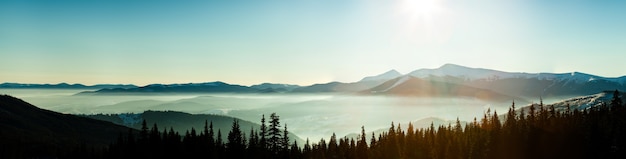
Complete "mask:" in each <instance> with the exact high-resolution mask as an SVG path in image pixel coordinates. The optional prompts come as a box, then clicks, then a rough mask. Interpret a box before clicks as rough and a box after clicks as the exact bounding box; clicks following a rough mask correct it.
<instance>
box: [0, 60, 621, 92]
mask: <svg viewBox="0 0 626 159" xmlns="http://www.w3.org/2000/svg"><path fill="white" fill-rule="evenodd" d="M3 85H4V86H3ZM75 85H76V84H75ZM9 86H11V87H9ZM62 86H64V87H68V86H67V84H63V85H61V84H59V86H56V88H60V87H62ZM103 86H104V85H103ZM106 86H107V87H106V88H101V89H98V90H96V91H86V92H82V93H80V94H81V95H86V94H95V95H98V94H125V93H353V94H360V95H392V96H423V97H438V96H446V97H448V96H461V97H470V98H478V99H483V100H512V99H516V98H532V99H535V98H538V97H557V96H572V97H573V96H580V95H590V94H594V93H597V92H601V91H605V90H615V89H618V90H626V76H622V77H617V78H610V77H601V76H596V75H591V74H586V73H581V72H570V73H523V72H504V71H498V70H491V69H485V68H471V67H465V66H460V65H455V64H445V65H443V66H441V67H439V68H434V69H418V70H415V71H412V72H410V73H407V74H401V73H399V72H398V71H396V70H390V71H387V72H384V73H382V74H379V75H375V76H368V77H364V78H363V79H361V80H360V81H357V82H348V83H346V82H329V83H319V84H313V85H309V86H298V85H290V84H276V83H263V84H259V85H253V86H243V85H237V84H229V83H225V82H221V81H216V82H206V83H186V84H150V85H146V86H141V87H136V86H132V85H123V86H117V87H116V86H115V85H106ZM32 87H35V86H30V85H28V84H27V85H23V84H15V83H10V84H9V83H4V84H2V85H0V88H32ZM49 87H50V88H53V87H52V86H49ZM76 87H80V85H78V86H76ZM92 87H94V88H95V86H92Z"/></svg>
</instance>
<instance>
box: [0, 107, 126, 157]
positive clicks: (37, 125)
mask: <svg viewBox="0 0 626 159" xmlns="http://www.w3.org/2000/svg"><path fill="white" fill-rule="evenodd" d="M129 129H130V128H128V127H124V126H120V125H116V124H113V123H111V122H105V121H100V120H94V119H89V118H85V117H79V116H74V115H69V114H61V113H57V112H52V111H48V110H44V109H40V108H37V107H35V106H33V105H31V104H29V103H26V102H24V101H23V100H21V99H18V98H15V97H11V96H8V95H0V130H2V131H0V141H2V145H3V147H2V148H0V152H4V151H7V150H11V151H12V152H11V153H12V154H8V155H14V156H12V157H18V158H21V157H27V156H30V157H35V156H39V157H41V156H58V155H59V154H57V153H59V152H55V151H57V150H59V151H62V150H70V149H72V148H76V147H78V146H80V145H81V144H86V145H89V146H94V147H104V146H107V145H108V144H110V143H111V142H113V141H115V140H116V139H117V137H118V135H119V134H121V133H127V132H128V130H129ZM6 145H11V147H4V146H6ZM13 151H15V152H13ZM0 154H3V153H0ZM0 156H2V155H0ZM20 156H21V157H20ZM5 157H6V156H5Z"/></svg>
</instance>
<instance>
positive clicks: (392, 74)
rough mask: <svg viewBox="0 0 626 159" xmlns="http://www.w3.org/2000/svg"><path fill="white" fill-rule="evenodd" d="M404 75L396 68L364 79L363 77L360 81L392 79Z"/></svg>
mask: <svg viewBox="0 0 626 159" xmlns="http://www.w3.org/2000/svg"><path fill="white" fill-rule="evenodd" d="M400 76H402V74H401V73H400V72H398V71H396V70H389V71H387V72H385V73H382V74H380V75H376V76H367V77H365V78H363V79H361V80H360V81H359V82H365V81H380V80H384V81H386V80H390V79H394V78H397V77H400Z"/></svg>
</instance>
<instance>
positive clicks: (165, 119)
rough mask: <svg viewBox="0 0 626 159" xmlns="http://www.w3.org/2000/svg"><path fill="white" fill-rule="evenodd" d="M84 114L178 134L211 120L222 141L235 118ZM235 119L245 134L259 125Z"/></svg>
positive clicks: (292, 136) (151, 113)
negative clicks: (144, 124) (144, 125)
mask: <svg viewBox="0 0 626 159" xmlns="http://www.w3.org/2000/svg"><path fill="white" fill-rule="evenodd" d="M84 116H85V117H88V118H93V119H98V120H103V121H109V122H112V123H115V124H120V125H124V126H128V127H132V128H135V129H141V122H142V121H143V120H146V122H147V123H148V126H149V127H152V125H153V124H154V123H156V124H157V126H158V127H159V129H160V130H162V129H168V130H169V129H170V128H173V130H174V131H176V132H178V133H180V134H185V132H186V131H190V130H191V129H192V128H193V129H195V130H196V131H201V130H203V129H204V123H205V121H207V122H213V129H214V131H215V133H216V134H217V131H218V130H220V131H221V133H222V134H223V136H222V138H223V140H224V141H226V140H227V138H226V137H227V136H226V135H224V134H228V132H229V131H230V130H231V128H232V127H231V126H232V124H233V120H234V119H236V118H233V117H229V116H222V115H211V114H189V113H184V112H177V111H145V112H143V113H138V114H135V113H123V114H107V115H105V114H95V115H84ZM237 120H239V126H240V128H241V131H242V132H245V133H246V134H248V133H249V132H250V129H251V128H254V129H255V131H258V130H259V128H260V127H261V126H260V125H259V124H257V123H254V122H250V121H245V120H241V119H237ZM259 120H260V118H259ZM266 120H268V119H266ZM266 124H267V123H266ZM289 138H290V139H292V140H295V141H297V142H298V143H304V142H303V140H302V139H301V138H300V137H298V136H296V135H295V134H293V133H291V134H289Z"/></svg>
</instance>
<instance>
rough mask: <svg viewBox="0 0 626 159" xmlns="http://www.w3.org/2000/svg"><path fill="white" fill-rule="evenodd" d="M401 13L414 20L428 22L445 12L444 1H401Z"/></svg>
mask: <svg viewBox="0 0 626 159" xmlns="http://www.w3.org/2000/svg"><path fill="white" fill-rule="evenodd" d="M400 11H401V12H402V14H405V16H409V18H411V19H412V20H424V21H428V20H431V19H432V18H434V16H436V15H437V14H440V13H442V12H443V11H444V8H443V4H442V0H401V3H400Z"/></svg>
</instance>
